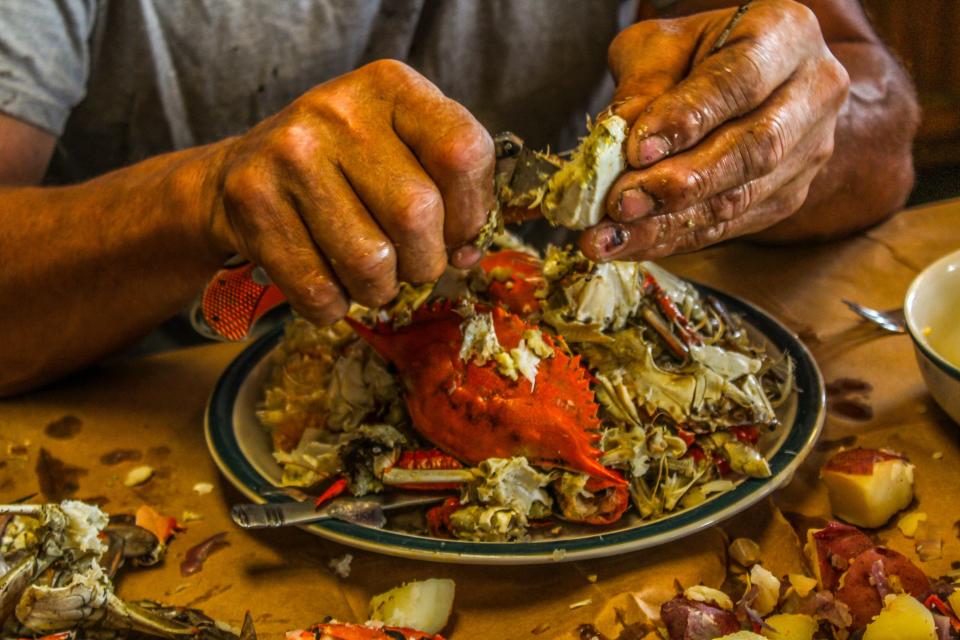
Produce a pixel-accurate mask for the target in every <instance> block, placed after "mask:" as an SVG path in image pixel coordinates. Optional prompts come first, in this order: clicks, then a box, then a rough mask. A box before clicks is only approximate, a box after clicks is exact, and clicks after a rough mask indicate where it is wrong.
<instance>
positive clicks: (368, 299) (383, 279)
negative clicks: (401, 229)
mask: <svg viewBox="0 0 960 640" xmlns="http://www.w3.org/2000/svg"><path fill="white" fill-rule="evenodd" d="M356 255H357V256H358V257H357V258H355V259H354V260H352V261H351V262H350V264H349V265H347V268H348V269H349V270H350V274H351V276H352V279H353V280H354V281H355V282H356V283H357V287H356V289H357V290H356V291H354V290H353V289H351V293H353V294H354V297H355V298H356V299H357V300H358V301H360V302H362V303H364V304H366V305H367V306H372V307H375V306H380V305H382V304H384V303H386V302H388V301H389V300H390V299H391V298H393V296H394V295H395V293H396V288H397V280H396V255H395V250H394V248H393V245H391V244H390V243H389V242H385V241H377V242H374V243H371V244H370V246H368V247H365V248H364V249H362V250H361V251H359V252H357V254H356Z"/></svg>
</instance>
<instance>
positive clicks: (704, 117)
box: [671, 96, 711, 147]
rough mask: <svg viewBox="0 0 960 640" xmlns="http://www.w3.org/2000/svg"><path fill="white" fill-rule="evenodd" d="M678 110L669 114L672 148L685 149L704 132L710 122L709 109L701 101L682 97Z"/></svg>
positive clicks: (690, 97)
mask: <svg viewBox="0 0 960 640" xmlns="http://www.w3.org/2000/svg"><path fill="white" fill-rule="evenodd" d="M678 107H679V108H678V109H676V111H675V112H674V113H673V114H671V126H672V127H673V130H674V135H673V137H674V140H672V141H671V142H672V143H673V146H674V147H685V146H688V145H690V144H692V142H693V141H694V140H699V139H700V138H701V137H702V136H703V134H704V133H705V132H706V128H707V126H708V123H709V121H710V120H711V117H710V116H711V114H710V107H709V106H708V105H707V104H706V103H705V102H704V101H702V100H698V99H696V98H695V97H692V96H684V98H683V99H682V100H681V102H680V104H679V105H678Z"/></svg>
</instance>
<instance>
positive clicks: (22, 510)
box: [0, 504, 45, 516]
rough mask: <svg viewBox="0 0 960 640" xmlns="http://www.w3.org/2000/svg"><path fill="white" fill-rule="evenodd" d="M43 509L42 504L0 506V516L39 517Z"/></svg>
mask: <svg viewBox="0 0 960 640" xmlns="http://www.w3.org/2000/svg"><path fill="white" fill-rule="evenodd" d="M44 507H45V505H42V504H0V515H11V516H39V515H41V514H42V513H43V510H44Z"/></svg>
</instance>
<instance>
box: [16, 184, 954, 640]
mask: <svg viewBox="0 0 960 640" xmlns="http://www.w3.org/2000/svg"><path fill="white" fill-rule="evenodd" d="M957 248H960V200H957V201H949V202H944V203H939V204H936V205H933V206H928V207H924V208H920V209H915V210H909V211H905V212H903V213H901V214H899V215H897V216H896V217H894V218H893V219H891V220H890V221H888V222H887V223H885V224H883V225H882V226H880V227H878V228H876V229H873V230H871V231H868V232H866V233H864V234H861V235H858V236H856V237H853V238H850V239H847V240H844V241H840V242H834V243H830V244H824V245H817V246H809V247H792V248H769V247H757V246H752V245H748V244H744V243H734V244H728V245H725V246H721V247H716V248H711V249H708V250H706V251H702V252H699V253H697V254H693V255H687V256H678V257H674V258H671V259H669V260H665V261H664V264H665V265H666V266H667V267H669V268H671V269H673V270H675V271H677V272H678V273H680V274H681V275H684V276H686V277H689V278H692V279H695V280H698V281H700V282H703V283H706V284H710V285H713V286H715V287H718V288H720V289H723V290H725V291H728V292H730V293H733V294H735V295H738V296H741V297H743V298H745V299H747V300H750V301H752V302H754V303H756V304H758V305H759V306H761V307H763V308H765V309H766V310H768V311H769V312H771V313H773V314H774V315H775V316H777V317H778V318H780V319H781V320H782V321H783V322H784V323H785V324H787V325H788V326H789V327H790V328H792V329H793V330H794V331H795V332H796V333H797V334H799V335H800V336H801V338H802V339H803V340H804V341H805V343H806V344H807V345H808V346H809V347H810V349H811V350H812V351H813V353H814V355H815V356H816V359H817V361H818V363H819V365H820V368H821V370H822V371H823V374H824V378H825V379H826V380H827V381H828V382H829V381H831V380H834V379H836V378H839V377H844V376H845V377H853V378H859V379H862V380H865V381H867V382H869V383H870V384H871V385H872V386H873V390H872V392H870V394H869V396H868V398H867V403H868V404H869V405H870V406H871V407H872V409H873V417H872V419H870V420H867V421H859V422H858V421H851V420H848V419H844V418H842V417H839V416H837V415H833V414H830V415H828V418H827V422H826V427H825V431H824V434H823V437H822V440H821V444H820V445H819V446H818V449H817V451H815V452H814V454H813V455H812V456H811V457H810V458H809V459H808V460H807V462H806V463H805V464H804V466H803V467H802V469H801V470H800V471H799V472H798V473H797V475H796V477H795V478H794V480H793V481H792V483H791V484H790V485H789V486H788V487H787V488H785V489H784V490H782V491H780V492H779V493H778V494H776V496H775V502H776V505H777V506H778V507H779V508H780V509H781V510H782V511H783V512H786V513H788V514H794V515H792V516H791V518H792V519H793V520H794V521H796V520H798V519H800V518H802V516H806V517H808V518H818V517H824V516H826V515H827V514H828V501H827V498H826V494H825V492H824V490H823V488H822V486H820V484H819V483H818V481H817V473H818V469H819V466H820V465H821V463H822V462H823V461H824V459H825V458H826V456H828V455H829V453H830V451H832V450H835V449H836V448H837V447H838V446H839V444H838V441H840V442H843V443H845V444H848V445H849V444H851V443H852V442H853V440H852V438H851V436H852V437H854V438H855V439H856V440H855V441H856V444H857V445H862V446H872V447H890V448H893V449H896V450H899V451H902V452H904V453H906V454H907V455H908V456H909V458H910V459H911V460H912V461H913V462H915V463H916V465H917V474H916V478H917V479H916V494H917V505H915V508H917V509H918V510H921V511H924V512H926V513H927V514H928V517H929V522H930V523H931V524H932V525H933V526H934V527H935V528H936V530H937V531H938V532H939V534H940V535H941V537H942V538H943V541H944V544H943V555H942V557H941V558H940V559H937V560H932V561H929V562H925V563H920V564H921V566H922V567H923V568H924V569H925V570H926V571H927V573H928V574H930V575H941V574H944V573H946V572H947V571H949V570H950V568H951V565H954V564H955V563H958V562H960V541H958V538H957V531H956V529H955V526H956V525H955V521H957V519H958V517H960V437H958V436H960V427H958V426H957V425H956V424H953V423H952V422H950V420H949V418H947V416H946V415H945V414H944V413H943V412H942V411H941V410H940V409H939V408H938V407H937V406H936V405H935V404H934V403H933V401H932V399H931V398H930V396H929V394H928V393H927V391H926V389H925V387H924V385H923V382H922V380H921V377H920V373H919V371H918V369H917V366H916V363H915V361H914V356H913V352H912V346H911V344H910V340H909V338H908V337H906V336H889V335H884V334H882V333H880V332H878V331H876V330H874V329H872V328H871V327H868V326H865V325H864V324H862V323H860V322H859V321H858V320H857V319H856V318H855V317H853V316H852V315H851V314H850V313H849V312H848V311H847V310H846V308H845V307H844V306H843V305H842V304H841V303H840V298H843V297H846V298H852V299H855V300H858V301H860V302H862V303H864V304H867V305H871V306H875V307H878V308H894V307H897V306H900V305H901V303H902V299H903V295H904V292H905V290H906V288H907V285H908V284H909V283H910V281H911V280H912V279H913V277H914V276H915V275H916V274H917V272H918V271H919V270H920V269H922V268H923V267H924V266H925V265H927V264H929V263H930V262H932V261H933V260H934V259H935V258H937V257H939V256H941V255H943V254H945V253H948V252H950V251H952V250H955V249H957ZM241 348H242V347H241V346H237V345H214V346H208V347H199V348H193V349H187V350H182V351H177V352H171V353H165V354H160V355H154V356H150V357H146V358H141V359H134V360H119V361H113V362H110V363H107V364H102V365H100V366H98V367H95V368H93V369H91V370H89V371H87V372H84V373H82V374H78V375H77V376H75V377H73V378H72V379H68V380H65V381H63V382H60V383H57V384H56V385H54V386H52V387H49V388H47V389H44V390H41V391H38V392H35V393H32V394H28V395H25V396H22V397H19V398H15V399H9V400H4V401H0V455H2V456H3V458H2V460H0V501H8V500H12V499H15V498H18V497H20V496H23V495H25V494H29V493H33V492H36V491H38V490H39V485H38V479H37V476H36V474H35V468H36V464H37V459H38V456H39V452H40V449H41V448H44V449H46V450H47V451H49V452H50V454H52V455H53V456H54V457H56V458H58V459H61V460H63V461H64V462H66V463H67V464H68V465H72V466H73V467H75V469H73V470H72V471H70V472H69V473H70V475H71V476H72V477H74V478H75V480H76V483H77V485H78V488H77V490H76V491H75V492H74V493H73V497H76V498H81V499H82V498H93V497H98V498H100V499H106V500H107V503H106V505H105V509H106V510H107V511H110V512H112V513H123V512H132V511H133V510H135V509H136V508H137V507H138V506H139V505H140V504H144V503H146V504H150V505H153V506H155V507H156V508H157V509H159V510H161V511H162V512H164V513H169V514H171V515H175V516H177V517H179V516H180V515H181V514H182V512H183V511H184V510H187V509H188V510H190V511H193V512H197V513H200V514H202V515H203V520H202V521H198V522H191V523H190V524H189V525H188V530H187V531H186V532H184V533H182V534H180V535H179V536H178V537H177V538H176V539H175V541H174V542H173V543H172V546H171V548H170V553H169V556H168V557H167V559H166V561H165V563H164V564H162V565H161V566H158V567H155V568H151V569H143V570H129V571H127V572H125V573H124V575H123V577H122V578H121V580H120V585H119V589H120V592H121V595H123V596H125V597H128V598H152V599H158V600H163V601H165V602H168V603H171V604H177V605H189V606H195V607H201V608H203V609H204V610H205V611H206V612H207V613H209V614H210V615H213V616H215V617H217V618H220V619H224V620H226V621H228V622H231V623H233V624H236V625H239V622H240V621H241V620H242V616H243V612H244V611H245V610H247V609H249V610H251V612H252V614H253V616H254V620H255V621H256V624H257V629H258V631H259V632H260V634H261V637H280V635H279V634H281V633H282V632H283V631H285V630H288V629H293V628H299V627H302V626H305V625H307V624H309V623H311V622H314V621H317V620H319V619H321V618H323V617H324V616H326V615H332V616H334V617H336V618H338V619H340V620H349V621H360V620H364V619H366V615H365V614H366V611H365V608H366V603H367V601H368V599H369V597H370V596H371V595H373V594H375V593H379V592H381V591H384V590H386V589H388V588H391V587H393V586H395V585H397V584H399V583H401V582H403V581H406V580H411V579H418V578H426V577H449V578H453V579H454V580H455V581H456V583H457V598H456V603H455V616H454V618H453V620H452V623H451V625H450V627H449V628H448V630H447V633H448V635H452V636H453V637H454V638H456V639H461V638H462V639H467V638H534V637H538V638H545V637H564V636H573V635H575V633H576V628H577V626H578V625H579V624H581V623H585V622H591V623H594V624H596V625H597V627H598V628H599V629H600V630H602V631H607V632H610V633H613V634H614V635H615V632H616V623H615V611H616V610H617V609H620V610H621V611H622V612H623V613H624V614H625V615H626V616H627V618H628V619H629V618H635V617H637V616H639V615H640V613H639V611H638V608H641V607H647V608H648V609H650V608H652V607H655V604H656V603H657V602H659V601H661V600H663V599H666V598H668V597H670V596H671V595H672V594H673V592H674V580H677V581H679V582H680V583H681V584H684V585H690V584H695V583H697V582H703V583H705V584H712V585H719V584H720V583H721V582H722V580H723V577H724V575H725V563H726V557H725V538H724V534H723V533H722V532H721V531H719V530H710V531H706V532H704V533H701V534H699V535H696V536H694V537H692V538H688V539H686V540H684V541H681V542H678V543H675V544H672V545H667V546H663V547H660V548H657V549H653V550H648V551H641V552H637V553H633V554H628V555H624V556H619V557H614V558H609V559H604V560H596V561H589V562H579V563H558V564H553V565H545V566H544V565H541V566H533V567H478V566H452V565H443V564H434V563H426V562H416V561H410V560H400V559H396V558H390V557H387V556H380V555H376V554H372V553H365V552H359V551H355V550H351V549H349V548H347V547H343V546H340V545H338V544H334V543H330V542H326V541H323V540H321V539H319V538H316V537H314V536H312V535H309V534H307V533H304V532H301V531H299V530H284V531H269V532H258V533H248V532H243V531H240V530H238V529H235V528H234V527H233V526H232V524H231V523H230V520H229V517H228V508H229V505H230V504H232V503H233V502H236V501H239V500H241V497H240V495H239V493H237V492H236V491H235V490H233V489H232V488H231V487H230V486H229V485H228V484H227V483H226V481H225V480H224V479H223V478H221V477H220V475H219V473H218V472H217V469H216V468H215V466H214V464H213V462H212V461H211V459H210V458H209V456H208V455H207V450H206V446H205V443H204V439H203V434H202V422H203V412H204V406H205V403H206V401H207V397H208V395H209V394H210V392H211V390H212V388H213V386H214V383H215V381H216V379H217V377H218V376H219V375H220V373H221V372H222V371H223V369H224V368H225V367H226V365H227V364H228V363H229V362H230V360H231V359H232V358H233V357H234V356H235V355H236V354H237V353H238V352H239V351H240V349H241ZM67 415H70V416H75V417H76V418H78V419H79V420H80V421H81V425H80V430H79V432H78V433H76V434H75V435H74V436H73V437H70V438H66V439H64V438H59V439H58V438H53V437H50V436H49V435H47V433H46V431H45V427H46V426H47V425H48V424H49V423H51V422H53V421H56V420H58V419H60V418H62V417H63V416H67ZM24 445H25V447H24ZM121 448H126V449H135V450H137V451H139V452H141V453H142V456H143V457H142V459H141V461H139V462H124V463H121V464H117V465H105V464H103V463H102V462H101V461H100V457H101V456H102V455H103V454H105V453H107V452H110V451H113V450H116V449H121ZM24 451H25V452H24ZM935 454H936V455H935ZM941 456H942V457H941ZM137 464H150V465H152V466H153V467H155V468H156V469H157V474H156V476H155V477H154V478H153V479H152V480H151V481H150V482H148V483H147V484H146V485H143V486H141V487H136V488H128V487H125V486H124V485H123V482H122V479H123V476H124V475H125V474H126V472H127V471H128V470H129V469H130V468H132V467H133V466H135V465H137ZM198 482H211V483H213V484H214V487H215V489H214V491H213V492H212V493H209V494H207V495H202V496H201V495H198V494H197V493H195V492H194V491H193V490H192V487H193V486H194V484H195V483H198ZM796 514H799V515H796ZM726 526H727V528H728V529H729V530H730V533H731V534H732V535H747V536H750V537H752V538H754V539H755V540H757V541H758V542H760V543H761V545H762V547H763V549H764V554H763V555H764V560H765V563H766V564H767V566H768V567H769V568H771V570H773V572H774V573H775V574H781V575H782V574H784V573H787V572H788V571H797V570H799V569H801V568H802V558H801V556H800V553H799V545H798V541H797V538H796V536H795V535H794V533H793V529H792V528H791V527H790V525H788V524H787V522H786V521H785V520H784V518H783V516H781V515H780V512H779V511H777V510H775V509H772V508H771V507H770V505H767V504H762V505H759V506H757V507H755V508H754V509H752V510H751V511H749V512H747V513H746V514H744V515H742V516H739V517H737V518H736V519H735V521H734V522H733V523H731V524H728V525H726ZM220 531H228V532H229V533H228V534H227V540H228V541H229V543H230V546H228V547H226V548H225V549H223V550H221V551H219V552H217V553H215V554H214V555H212V556H211V557H210V559H209V560H208V561H207V563H206V566H205V568H204V569H203V571H202V572H200V573H198V574H195V575H193V576H190V577H186V578H184V577H181V575H180V572H179V564H180V560H181V559H182V557H183V554H184V553H185V552H186V551H187V549H189V548H190V547H191V546H193V545H194V544H196V543H198V542H200V541H202V540H204V539H206V538H207V537H208V536H210V535H212V534H214V533H217V532H220ZM878 537H879V538H880V539H881V540H882V541H883V542H884V543H886V544H888V545H889V546H891V547H893V548H895V549H898V550H900V551H901V552H903V553H906V554H907V555H908V556H910V557H912V558H916V554H915V552H914V550H913V545H914V541H912V540H907V539H905V538H904V537H903V536H902V535H901V534H900V532H899V531H897V530H896V528H895V527H893V526H891V527H888V528H887V529H884V530H882V531H880V532H879V536H878ZM348 552H349V553H352V554H353V555H354V560H353V564H352V573H351V574H350V576H349V577H348V578H347V579H340V578H338V577H336V576H335V575H334V574H333V573H332V572H331V571H330V570H329V569H328V567H327V564H328V562H329V560H330V559H332V558H335V557H339V556H342V555H343V554H345V553H348ZM592 576H596V582H591V580H590V578H591V577H592ZM585 600H589V601H590V602H591V603H590V604H588V605H586V606H581V607H577V608H573V609H571V608H570V605H571V604H574V603H578V602H581V601H585Z"/></svg>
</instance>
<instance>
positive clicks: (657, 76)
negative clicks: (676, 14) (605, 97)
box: [600, 20, 691, 123]
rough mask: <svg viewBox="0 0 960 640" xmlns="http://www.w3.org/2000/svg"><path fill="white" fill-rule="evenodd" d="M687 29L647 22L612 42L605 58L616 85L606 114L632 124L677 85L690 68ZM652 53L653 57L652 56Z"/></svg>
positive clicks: (689, 36) (626, 30) (682, 24)
mask: <svg viewBox="0 0 960 640" xmlns="http://www.w3.org/2000/svg"><path fill="white" fill-rule="evenodd" d="M687 25H688V23H685V22H681V23H677V22H675V21H667V20H647V21H644V22H639V23H637V24H635V25H633V26H631V27H629V28H627V29H625V30H624V31H622V32H621V33H620V34H619V35H618V36H617V37H616V38H614V40H613V42H612V43H611V44H610V49H609V51H608V55H607V59H608V64H609V66H610V71H611V73H612V74H613V78H614V81H615V82H616V91H615V93H614V95H613V102H612V103H611V106H610V108H609V110H608V111H609V112H612V113H615V114H616V115H618V116H620V117H621V118H623V119H624V120H626V121H627V122H628V123H632V122H633V121H634V120H636V118H637V116H639V115H640V114H641V113H642V112H643V110H644V109H645V108H646V107H647V105H649V104H650V103H651V102H652V101H653V100H654V99H655V98H656V97H657V96H659V95H662V94H663V93H664V92H666V91H667V90H668V89H670V88H671V87H673V86H674V85H676V84H677V83H678V82H680V80H681V79H682V78H683V76H684V74H686V72H687V67H688V66H689V57H690V53H689V48H690V47H689V40H690V38H691V33H690V30H691V27H690V26H687ZM654 51H655V52H656V55H651V52H654ZM606 113H607V112H605V113H604V114H601V116H600V117H601V118H602V117H603V116H604V115H606Z"/></svg>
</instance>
